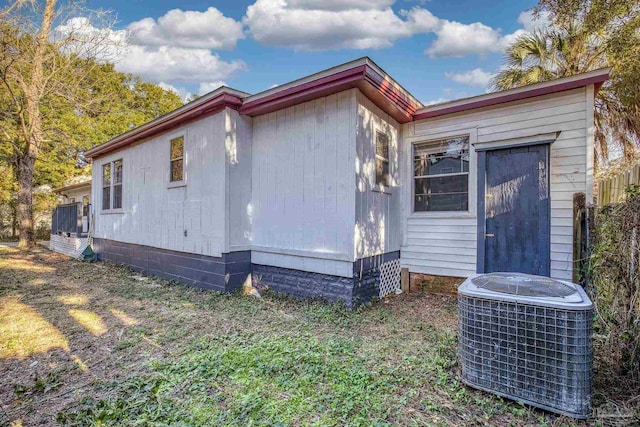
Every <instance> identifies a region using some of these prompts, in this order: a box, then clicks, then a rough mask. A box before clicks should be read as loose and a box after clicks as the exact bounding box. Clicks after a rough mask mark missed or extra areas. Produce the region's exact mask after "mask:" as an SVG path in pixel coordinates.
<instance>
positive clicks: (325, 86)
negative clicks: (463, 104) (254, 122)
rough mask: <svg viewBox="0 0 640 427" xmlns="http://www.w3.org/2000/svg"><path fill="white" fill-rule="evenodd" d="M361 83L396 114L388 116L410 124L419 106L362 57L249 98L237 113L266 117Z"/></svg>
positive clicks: (383, 73)
mask: <svg viewBox="0 0 640 427" xmlns="http://www.w3.org/2000/svg"><path fill="white" fill-rule="evenodd" d="M363 83H367V84H369V85H370V86H371V87H372V88H373V89H375V91H377V95H376V98H385V99H386V101H380V99H379V100H378V101H380V103H381V104H382V105H387V107H386V108H389V106H390V105H393V106H395V108H397V110H398V111H394V112H393V113H390V114H392V115H394V116H395V118H396V119H397V120H399V121H401V122H403V123H404V122H407V121H411V119H412V118H413V114H414V112H415V111H416V110H417V109H418V108H420V107H422V106H423V104H422V103H421V102H420V101H418V100H417V99H416V98H415V97H414V96H413V95H411V93H410V92H408V91H407V90H406V89H404V88H403V87H402V86H401V85H400V84H399V83H397V82H396V81H395V80H394V79H393V78H391V77H390V76H389V75H388V74H387V73H386V72H384V70H382V69H381V68H380V67H378V66H377V65H376V64H375V63H374V62H373V61H372V60H371V59H369V58H368V57H363V58H360V59H356V60H355V61H351V62H347V63H345V64H342V65H339V66H337V67H333V68H329V69H326V70H323V71H320V72H318V73H315V74H312V75H309V76H306V77H303V78H301V79H297V80H294V81H292V82H289V83H287V84H285V85H282V86H278V87H275V88H272V89H269V90H266V91H264V92H260V93H258V94H255V95H252V96H250V97H248V98H246V99H244V100H243V105H242V107H241V108H240V113H241V114H246V115H248V116H257V115H261V114H266V113H269V112H272V111H276V110H278V109H282V108H286V107H289V106H291V105H295V104H297V103H302V102H307V101H309V100H312V99H315V98H317V97H321V96H327V94H331V93H335V92H338V91H342V90H346V89H349V88H352V87H358V86H359V85H362V84H363ZM374 103H375V102H374ZM379 106H380V105H379ZM383 109H384V108H383ZM388 112H389V111H388Z"/></svg>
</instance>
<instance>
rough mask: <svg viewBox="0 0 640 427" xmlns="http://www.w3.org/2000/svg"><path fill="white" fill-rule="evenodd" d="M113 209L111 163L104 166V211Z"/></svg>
mask: <svg viewBox="0 0 640 427" xmlns="http://www.w3.org/2000/svg"><path fill="white" fill-rule="evenodd" d="M108 209H111V163H107V164H104V165H102V210H103V211H105V210H108Z"/></svg>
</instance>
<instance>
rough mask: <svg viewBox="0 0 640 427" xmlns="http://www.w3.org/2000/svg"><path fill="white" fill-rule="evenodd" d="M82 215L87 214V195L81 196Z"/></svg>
mask: <svg viewBox="0 0 640 427" xmlns="http://www.w3.org/2000/svg"><path fill="white" fill-rule="evenodd" d="M82 216H89V196H82Z"/></svg>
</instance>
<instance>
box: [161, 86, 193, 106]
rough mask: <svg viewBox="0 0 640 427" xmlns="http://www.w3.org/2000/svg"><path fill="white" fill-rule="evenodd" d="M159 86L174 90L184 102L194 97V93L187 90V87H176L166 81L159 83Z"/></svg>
mask: <svg viewBox="0 0 640 427" xmlns="http://www.w3.org/2000/svg"><path fill="white" fill-rule="evenodd" d="M158 86H160V87H161V88H162V89H164V90H170V91H172V92H174V93H175V94H176V95H178V96H179V97H180V99H181V100H182V102H187V101H189V100H190V99H191V98H193V94H192V93H191V92H189V91H188V90H186V89H185V88H182V87H175V86H173V85H170V84H169V83H165V82H160V83H158Z"/></svg>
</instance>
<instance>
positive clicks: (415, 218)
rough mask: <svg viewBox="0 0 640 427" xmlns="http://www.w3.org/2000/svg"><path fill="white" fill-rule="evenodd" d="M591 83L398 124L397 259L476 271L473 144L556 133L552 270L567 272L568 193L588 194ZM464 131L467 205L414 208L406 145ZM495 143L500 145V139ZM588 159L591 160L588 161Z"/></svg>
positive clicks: (419, 268)
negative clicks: (402, 185)
mask: <svg viewBox="0 0 640 427" xmlns="http://www.w3.org/2000/svg"><path fill="white" fill-rule="evenodd" d="M590 94H591V95H590ZM592 94H593V86H592V85H591V86H588V87H587V88H580V89H575V90H571V91H565V92H560V93H556V94H551V95H545V96H541V97H536V98H532V99H529V100H523V101H515V102H511V103H507V104H504V105H499V106H495V107H487V108H484V109H479V110H474V111H470V112H465V113H458V114H453V115H450V116H444V117H436V118H433V119H425V120H421V121H417V122H413V123H409V124H406V125H403V129H402V131H403V138H404V140H403V147H402V149H403V159H404V160H403V163H402V165H403V167H402V174H401V176H402V181H403V182H406V183H407V184H408V185H407V187H406V188H407V190H408V191H405V192H404V195H405V197H403V208H402V209H403V215H402V217H403V219H404V223H403V228H404V236H403V243H402V248H401V264H402V266H403V267H407V268H409V270H410V271H412V272H416V273H424V274H434V275H446V276H457V277H466V276H468V275H469V274H472V273H475V272H476V250H477V208H476V207H477V200H476V199H477V194H476V193H477V191H476V188H477V186H476V185H477V182H476V177H477V174H476V168H477V165H476V162H477V156H476V153H475V151H474V149H473V145H474V144H483V143H494V142H498V143H499V142H504V144H509V143H510V142H513V140H514V139H516V138H526V137H531V136H534V135H539V134H547V133H552V132H560V134H559V136H558V138H557V139H556V141H555V142H554V143H553V144H551V153H550V157H551V160H550V173H551V175H550V183H551V187H550V194H551V277H555V278H559V279H571V276H572V268H573V267H572V261H573V219H572V217H573V194H574V193H577V192H584V193H587V195H589V194H591V188H590V186H591V183H592V173H593V164H592V163H593V156H592V155H591V152H592V150H593V139H592V138H589V134H590V133H591V132H592V128H593V109H592V107H591V106H590V103H592V102H593V95H592ZM461 134H469V135H470V142H471V145H472V147H471V162H470V175H469V212H460V213H458V212H455V213H446V212H444V213H442V212H417V213H414V212H412V197H413V194H412V193H413V191H412V188H413V185H412V172H413V167H412V144H413V143H417V142H423V141H428V140H432V139H439V138H443V137H447V136H454V135H461ZM498 145H499V144H498ZM586 165H590V166H589V167H587V166H586Z"/></svg>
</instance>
